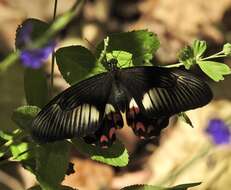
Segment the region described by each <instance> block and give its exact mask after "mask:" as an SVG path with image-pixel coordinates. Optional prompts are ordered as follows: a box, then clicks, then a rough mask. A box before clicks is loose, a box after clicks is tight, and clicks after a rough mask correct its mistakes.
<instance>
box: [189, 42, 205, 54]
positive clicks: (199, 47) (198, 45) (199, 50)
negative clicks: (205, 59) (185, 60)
mask: <svg viewBox="0 0 231 190" xmlns="http://www.w3.org/2000/svg"><path fill="white" fill-rule="evenodd" d="M192 48H193V52H194V56H195V57H196V58H199V57H201V56H202V54H203V53H204V52H205V50H206V49H207V44H206V41H202V40H195V41H194V42H193V45H192Z"/></svg>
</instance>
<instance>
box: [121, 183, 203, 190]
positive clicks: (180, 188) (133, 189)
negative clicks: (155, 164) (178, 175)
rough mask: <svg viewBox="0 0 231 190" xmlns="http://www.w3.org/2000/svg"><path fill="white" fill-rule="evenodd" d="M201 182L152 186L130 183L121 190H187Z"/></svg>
mask: <svg viewBox="0 0 231 190" xmlns="http://www.w3.org/2000/svg"><path fill="white" fill-rule="evenodd" d="M200 184H201V183H200V182H199V183H187V184H181V185H177V186H174V187H160V186H153V185H144V184H137V185H131V186H128V187H124V188H122V189H121V190H187V189H188V188H190V187H195V186H198V185H200Z"/></svg>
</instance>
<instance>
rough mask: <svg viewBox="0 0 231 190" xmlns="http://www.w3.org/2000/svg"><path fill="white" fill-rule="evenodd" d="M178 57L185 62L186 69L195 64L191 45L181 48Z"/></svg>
mask: <svg viewBox="0 0 231 190" xmlns="http://www.w3.org/2000/svg"><path fill="white" fill-rule="evenodd" d="M178 59H179V61H180V62H181V63H183V64H184V67H185V68H186V69H190V67H191V66H192V65H193V64H195V61H194V54H193V49H192V48H191V47H190V46H186V47H184V48H183V49H181V50H180V52H179V54H178Z"/></svg>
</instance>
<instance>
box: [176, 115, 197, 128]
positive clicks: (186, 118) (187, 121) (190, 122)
mask: <svg viewBox="0 0 231 190" xmlns="http://www.w3.org/2000/svg"><path fill="white" fill-rule="evenodd" d="M178 116H179V117H180V119H181V120H183V121H184V122H185V123H187V124H188V125H190V126H191V127H192V128H194V126H193V123H192V121H191V120H190V118H189V117H188V116H187V114H186V113H185V112H181V113H179V114H178Z"/></svg>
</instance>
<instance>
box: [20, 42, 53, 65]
mask: <svg viewBox="0 0 231 190" xmlns="http://www.w3.org/2000/svg"><path fill="white" fill-rule="evenodd" d="M54 47H55V43H50V44H48V45H47V46H45V47H43V48H38V49H25V50H23V51H22V52H21V55H20V59H21V61H22V64H23V65H24V66H25V67H30V68H33V69H37V68H39V67H41V66H42V63H43V62H44V61H45V60H46V59H47V58H48V57H49V55H50V54H51V53H52V52H53V50H54Z"/></svg>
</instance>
